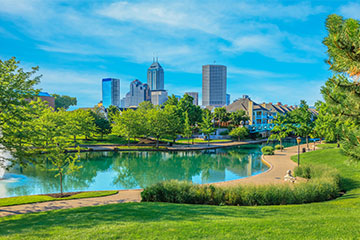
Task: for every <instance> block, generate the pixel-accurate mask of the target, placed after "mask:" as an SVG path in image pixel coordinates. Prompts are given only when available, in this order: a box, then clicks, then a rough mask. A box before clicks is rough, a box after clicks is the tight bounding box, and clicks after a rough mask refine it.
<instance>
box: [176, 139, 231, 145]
mask: <svg viewBox="0 0 360 240" xmlns="http://www.w3.org/2000/svg"><path fill="white" fill-rule="evenodd" d="M207 142H208V141H207V140H203V139H194V143H207ZM212 142H231V140H229V139H212V140H210V143H212ZM176 143H188V140H187V139H181V140H177V141H176ZM191 143H192V139H190V144H191Z"/></svg>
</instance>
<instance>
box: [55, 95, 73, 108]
mask: <svg viewBox="0 0 360 240" xmlns="http://www.w3.org/2000/svg"><path fill="white" fill-rule="evenodd" d="M51 96H53V97H54V98H55V110H59V109H60V108H63V109H65V110H67V109H69V107H70V106H75V105H76V104H77V100H76V97H70V96H66V95H58V94H52V95H51Z"/></svg>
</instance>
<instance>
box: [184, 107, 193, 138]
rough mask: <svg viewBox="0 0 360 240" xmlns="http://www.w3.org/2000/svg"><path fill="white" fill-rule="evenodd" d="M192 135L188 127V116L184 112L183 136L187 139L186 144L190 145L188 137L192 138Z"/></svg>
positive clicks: (190, 128) (189, 126)
mask: <svg viewBox="0 0 360 240" xmlns="http://www.w3.org/2000/svg"><path fill="white" fill-rule="evenodd" d="M192 133H193V129H192V127H191V125H190V120H189V114H188V113H187V112H185V123H184V131H183V136H184V137H185V138H187V139H188V144H190V137H191V136H192Z"/></svg>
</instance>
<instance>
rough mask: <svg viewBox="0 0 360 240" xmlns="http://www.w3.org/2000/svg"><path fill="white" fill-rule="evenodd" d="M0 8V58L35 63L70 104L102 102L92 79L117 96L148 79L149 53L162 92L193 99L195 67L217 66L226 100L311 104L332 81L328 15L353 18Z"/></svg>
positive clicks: (280, 11) (342, 8)
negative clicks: (109, 85) (117, 88)
mask: <svg viewBox="0 0 360 240" xmlns="http://www.w3.org/2000/svg"><path fill="white" fill-rule="evenodd" d="M0 4H1V6H2V8H1V9H0V23H1V24H0V26H1V27H0V33H1V34H0V44H1V45H3V46H7V47H6V48H1V49H0V58H1V59H3V60H5V59H8V58H10V57H12V56H15V57H16V58H17V60H19V61H21V65H22V66H23V67H24V68H25V69H26V70H29V69H30V67H32V66H40V71H39V74H42V75H43V77H42V80H41V84H40V85H39V87H40V88H42V89H43V91H46V92H49V93H57V94H65V95H69V96H73V97H77V99H78V106H77V107H89V106H93V105H95V104H96V103H97V102H98V101H99V100H101V91H99V88H100V87H101V81H99V79H102V78H105V77H113V78H118V79H121V97H122V98H123V97H124V96H125V94H126V92H127V91H128V89H126V88H127V86H129V84H130V82H131V81H133V80H134V79H139V80H140V81H142V82H146V80H147V73H146V69H147V68H148V66H149V64H150V62H151V59H152V57H153V56H154V53H156V54H157V55H158V56H159V61H160V62H161V63H162V65H163V67H164V69H165V71H166V77H165V86H164V88H165V89H167V90H168V92H169V95H170V94H175V95H183V94H184V93H185V92H199V93H200V94H199V101H200V102H201V100H202V96H201V77H202V76H201V66H202V65H206V64H211V63H213V62H214V61H216V63H217V64H221V65H226V66H227V67H228V80H227V81H228V92H227V93H229V94H230V95H231V102H232V101H233V100H234V99H236V98H239V97H241V96H242V95H244V94H247V95H249V96H251V97H252V98H253V99H254V101H256V102H277V101H279V102H286V103H288V104H291V105H294V104H298V103H299V101H300V99H305V100H307V101H308V102H309V104H310V105H313V104H314V102H315V101H316V100H320V99H321V95H320V86H321V85H323V84H324V82H325V81H326V79H327V78H328V77H329V76H331V72H330V71H329V70H328V68H329V66H328V65H327V64H326V63H324V60H325V59H326V53H325V51H326V49H325V47H324V46H323V45H322V40H323V38H324V36H325V35H326V29H325V26H324V23H325V19H326V17H327V16H328V15H329V14H331V13H337V14H340V15H342V16H344V17H345V18H348V17H353V18H359V12H360V4H359V3H356V2H355V1H331V2H326V4H325V3H323V2H316V3H311V2H308V1H302V2H296V3H292V2H290V3H289V2H285V1H284V2H281V1H273V2H265V3H264V2H245V1H232V2H231V1H230V2H228V3H219V2H212V3H209V4H207V5H204V4H202V3H201V2H193V1H192V2H187V1H184V2H171V3H169V2H163V1H157V2H141V1H139V2H121V1H118V2H115V1H114V2H111V3H100V2H92V3H80V2H74V3H67V4H64V3H62V2H61V1H51V2H50V1H48V2H47V1H36V0H28V1H8V0H0ZM34 6H36V8H35V7H34ZM203 8H205V9H203ZM274 8H276V9H277V11H272V9H274ZM80 9H81V10H80ZM200 9H202V10H204V11H202V10H201V11H200ZM156 10H158V11H156ZM209 11H211V12H212V14H211V15H209V14H208V12H209ZM39 16H41V17H39ZM53 26H56V27H53ZM119 39H121V41H119ZM299 86H301V87H299Z"/></svg>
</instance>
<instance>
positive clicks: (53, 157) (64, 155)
mask: <svg viewBox="0 0 360 240" xmlns="http://www.w3.org/2000/svg"><path fill="white" fill-rule="evenodd" d="M68 114H69V112H66V111H65V110H64V109H61V110H59V111H57V112H54V111H51V110H49V109H45V110H44V111H43V112H42V114H41V115H40V116H39V118H37V119H34V120H33V127H34V130H35V131H34V135H35V136H36V140H33V141H32V146H33V147H35V149H37V150H40V151H44V152H45V153H46V159H47V161H49V162H50V163H51V165H50V170H51V171H55V172H56V175H55V177H59V181H60V193H61V195H63V178H64V176H65V175H69V174H71V173H73V172H75V171H77V170H79V169H80V168H81V165H79V164H78V162H79V161H80V160H79V159H78V156H77V155H76V156H74V155H73V154H69V153H68V152H67V150H68V148H69V147H70V144H71V143H70V142H68V141H67V139H68V138H69V137H70V136H71V135H72V132H71V130H70V129H69V128H68V126H67V125H66V122H67V115H68ZM77 150H78V154H79V153H80V148H77ZM40 164H44V163H40Z"/></svg>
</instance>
